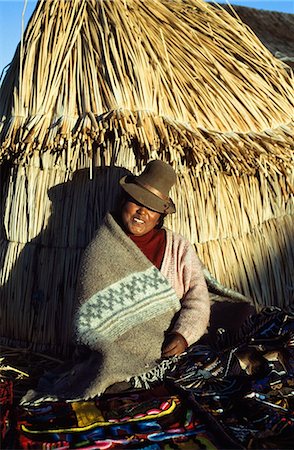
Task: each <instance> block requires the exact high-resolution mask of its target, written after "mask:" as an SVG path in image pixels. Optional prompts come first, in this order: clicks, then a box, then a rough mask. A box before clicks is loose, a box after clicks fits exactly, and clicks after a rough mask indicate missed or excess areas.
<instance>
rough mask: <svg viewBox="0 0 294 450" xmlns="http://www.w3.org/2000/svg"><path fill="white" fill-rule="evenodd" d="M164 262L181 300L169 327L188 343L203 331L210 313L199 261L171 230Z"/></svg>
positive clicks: (196, 338)
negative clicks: (169, 243)
mask: <svg viewBox="0 0 294 450" xmlns="http://www.w3.org/2000/svg"><path fill="white" fill-rule="evenodd" d="M165 264H166V269H165V271H166V275H167V278H168V279H169V281H170V283H171V284H172V285H173V287H174V289H175V291H176V292H177V294H178V296H179V298H180V300H181V309H180V311H179V313H178V314H177V316H176V317H175V319H174V321H173V324H172V328H171V329H170V330H169V331H170V332H177V333H180V334H181V335H182V336H183V337H184V338H185V339H186V341H187V343H188V345H191V344H193V343H194V342H196V341H198V340H199V339H200V338H201V336H203V334H204V333H205V332H206V329H207V326H208V322H209V316H210V300H209V294H208V288H207V284H206V281H205V278H204V275H203V271H202V265H201V262H200V260H199V258H198V256H197V254H196V251H195V249H194V248H193V246H192V245H191V244H190V242H189V241H188V240H186V239H185V238H183V237H182V236H181V235H177V234H175V233H173V236H172V244H171V246H170V248H169V250H168V255H167V258H166V261H165Z"/></svg>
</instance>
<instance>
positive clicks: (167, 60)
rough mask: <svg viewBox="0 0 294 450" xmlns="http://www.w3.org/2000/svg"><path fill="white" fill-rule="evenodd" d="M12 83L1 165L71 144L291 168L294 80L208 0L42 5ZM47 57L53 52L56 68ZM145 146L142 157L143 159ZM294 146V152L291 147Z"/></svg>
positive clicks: (237, 167) (4, 95) (0, 134)
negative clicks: (110, 144) (120, 142)
mask: <svg viewBox="0 0 294 450" xmlns="http://www.w3.org/2000/svg"><path fill="white" fill-rule="evenodd" d="M22 48H23V50H22V54H23V57H22V58H20V56H21V55H20V49H19V50H18V52H17V53H16V55H15V58H14V60H13V62H12V65H11V67H10V70H9V71H8V73H7V76H6V79H5V80H4V82H3V86H2V90H1V93H0V97H1V105H2V106H1V109H0V116H1V117H2V120H1V126H0V143H1V155H2V157H5V155H6V156H9V155H23V154H25V155H27V154H31V152H32V150H33V149H38V150H40V151H41V150H42V151H44V150H45V149H55V151H58V150H59V149H60V147H62V148H64V144H68V143H69V144H68V145H66V148H65V150H66V151H67V152H68V155H67V161H68V163H70V161H71V150H70V148H69V147H71V146H72V145H79V146H80V150H81V151H84V152H89V153H91V147H92V143H93V142H96V143H99V144H101V143H103V142H104V140H105V139H106V138H107V136H108V135H109V133H114V135H115V137H114V138H115V139H125V138H127V139H129V140H130V139H132V140H134V139H135V140H136V141H137V142H138V145H139V147H141V153H142V154H143V155H144V152H145V151H146V150H147V151H148V152H150V151H153V150H159V149H160V148H162V147H164V148H168V151H169V152H170V153H171V159H172V160H173V158H176V159H177V156H176V155H174V154H173V153H175V151H174V150H173V149H174V148H175V147H176V148H181V149H182V152H184V155H185V156H186V157H187V159H189V160H191V161H192V162H193V163H194V164H208V165H209V166H210V167H211V168H212V169H213V168H214V169H215V170H222V169H223V168H225V170H227V171H233V172H237V173H243V172H246V173H248V171H249V172H250V171H251V172H254V171H256V170H257V169H259V166H260V165H261V166H262V167H263V168H264V170H265V171H266V170H267V167H268V165H272V166H273V168H274V170H280V171H282V172H285V170H286V171H288V172H289V170H290V165H291V160H290V155H289V152H290V148H291V146H292V145H293V140H292V135H293V124H292V122H291V121H292V120H293V86H294V83H293V78H291V77H290V76H289V75H288V74H287V73H286V71H285V70H284V69H283V66H282V65H281V63H280V62H279V61H278V60H276V59H275V58H274V57H273V56H272V55H271V54H270V53H269V51H267V50H266V49H265V48H264V47H263V45H262V44H261V43H260V42H259V41H258V39H257V38H256V37H255V36H254V34H253V33H252V32H250V30H248V28H247V27H245V26H244V25H243V24H242V23H241V22H240V21H238V20H237V19H233V18H232V17H231V16H230V15H229V14H228V13H227V12H225V11H224V10H222V9H217V10H216V9H215V8H214V7H212V6H211V5H209V4H206V3H205V2H203V1H202V0H189V1H177V0H175V1H158V0H149V1H144V2H143V1H140V0H116V1H111V0H109V1H108V0H104V1H102V0H71V1H60V0H50V1H45V0H40V1H39V2H38V5H37V8H36V10H35V13H34V15H33V17H32V19H31V21H30V23H29V25H28V27H27V30H26V32H25V35H24V40H23V47H22ZM48 55H50V58H49V63H48ZM144 148H145V150H144ZM292 148H293V147H292Z"/></svg>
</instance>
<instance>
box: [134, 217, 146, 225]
mask: <svg viewBox="0 0 294 450" xmlns="http://www.w3.org/2000/svg"><path fill="white" fill-rule="evenodd" d="M133 222H135V223H139V224H144V223H145V222H144V220H142V219H139V217H134V218H133Z"/></svg>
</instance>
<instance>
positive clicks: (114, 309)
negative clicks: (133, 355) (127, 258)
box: [76, 266, 180, 347]
mask: <svg viewBox="0 0 294 450" xmlns="http://www.w3.org/2000/svg"><path fill="white" fill-rule="evenodd" d="M179 309H180V302H179V299H178V297H177V296H176V294H175V291H174V290H173V288H172V287H171V286H170V284H169V282H168V281H167V279H166V278H165V277H164V276H163V275H162V274H161V273H160V271H159V270H158V269H156V268H155V267H154V266H152V267H150V268H149V269H147V270H145V271H143V272H136V273H132V274H131V275H128V276H127V277H125V278H124V279H123V280H120V281H118V282H116V283H114V284H112V285H111V286H109V287H107V288H106V289H103V290H102V291H100V292H97V293H96V294H94V295H93V296H92V297H91V298H90V299H89V300H88V301H87V302H86V303H84V304H83V305H82V306H81V308H80V310H79V315H78V317H77V320H76V331H77V336H78V340H79V341H80V342H82V343H84V344H86V345H89V346H90V347H93V346H94V345H95V343H96V342H98V341H100V342H101V341H107V342H109V341H114V340H115V339H116V338H118V337H119V336H121V335H122V334H123V333H125V332H126V331H128V330H130V329H131V328H133V327H134V326H136V325H139V324H141V323H144V322H146V321H147V320H151V319H153V318H154V317H156V316H158V315H159V314H163V313H165V312H167V311H174V312H176V311H178V310H179Z"/></svg>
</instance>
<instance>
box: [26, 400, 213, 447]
mask: <svg viewBox="0 0 294 450" xmlns="http://www.w3.org/2000/svg"><path fill="white" fill-rule="evenodd" d="M20 445H21V448H23V449H32V448H35V449H36V448H42V449H43V448H56V447H58V446H61V448H79V449H81V448H88V449H89V448H91V449H112V448H126V449H127V448H132V449H139V448H140V449H141V448H142V449H143V448H144V449H150V450H156V449H158V450H159V449H177V448H179V449H180V448H183V449H184V448H195V449H197V448H199V449H200V448H203V449H205V448H209V449H211V450H213V449H216V448H217V447H216V445H215V444H214V443H213V441H212V436H209V434H208V433H207V430H206V427H205V425H204V424H203V422H201V421H199V419H198V418H197V416H196V415H195V413H194V412H193V411H192V409H191V408H189V407H188V406H187V405H186V404H185V403H184V402H182V401H181V400H180V398H179V396H169V395H168V396H166V395H165V396H162V395H156V396H155V395H152V393H151V391H149V392H147V391H145V392H144V391H143V392H141V393H139V392H138V393H133V394H129V395H126V394H125V395H120V396H107V397H101V398H100V399H99V400H98V399H97V400H95V401H91V402H90V401H88V402H73V403H63V404H62V403H55V404H54V403H51V404H47V405H45V404H44V405H43V406H42V408H34V409H30V410H27V411H26V417H25V420H24V422H23V423H22V425H21V436H20ZM187 445H193V446H192V447H189V446H187ZM54 446H55V447H54ZM58 448H59V447H58Z"/></svg>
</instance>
